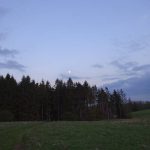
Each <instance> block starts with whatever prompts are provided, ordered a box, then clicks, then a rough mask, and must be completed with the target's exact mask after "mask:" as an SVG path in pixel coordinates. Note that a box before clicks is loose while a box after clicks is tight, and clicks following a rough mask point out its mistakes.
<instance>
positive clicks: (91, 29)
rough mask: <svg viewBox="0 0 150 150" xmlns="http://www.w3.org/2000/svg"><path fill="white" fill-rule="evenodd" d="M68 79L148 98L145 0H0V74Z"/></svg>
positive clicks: (149, 32)
mask: <svg viewBox="0 0 150 150" xmlns="http://www.w3.org/2000/svg"><path fill="white" fill-rule="evenodd" d="M6 73H10V74H11V75H13V76H14V77H15V78H16V79H17V80H18V81H20V80H21V77H22V75H30V76H31V78H32V79H35V80H36V81H38V82H40V81H41V80H42V79H44V80H49V81H50V83H51V84H52V85H53V84H54V82H55V80H56V78H60V79H63V80H66V79H68V77H69V76H70V77H72V79H73V80H74V81H80V82H82V81H84V80H87V81H88V82H89V83H90V84H91V85H94V84H96V85H97V86H98V87H100V86H106V85H107V86H108V87H110V89H113V88H115V89H120V88H122V89H123V90H125V92H126V93H127V96H130V97H131V98H132V99H136V100H141V99H142V100H150V0H109V1H108V0H0V74H1V75H6Z"/></svg>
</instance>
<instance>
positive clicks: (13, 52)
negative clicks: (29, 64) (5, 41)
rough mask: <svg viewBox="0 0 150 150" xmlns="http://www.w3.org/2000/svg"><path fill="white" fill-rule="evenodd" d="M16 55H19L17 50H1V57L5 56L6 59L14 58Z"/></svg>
mask: <svg viewBox="0 0 150 150" xmlns="http://www.w3.org/2000/svg"><path fill="white" fill-rule="evenodd" d="M16 54H18V51H17V50H10V49H7V48H1V47H0V56H4V57H9V56H11V57H14V56H15V55H16Z"/></svg>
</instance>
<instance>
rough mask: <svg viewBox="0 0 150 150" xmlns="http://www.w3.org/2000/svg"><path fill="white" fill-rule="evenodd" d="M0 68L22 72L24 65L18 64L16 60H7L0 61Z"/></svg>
mask: <svg viewBox="0 0 150 150" xmlns="http://www.w3.org/2000/svg"><path fill="white" fill-rule="evenodd" d="M0 68H1V69H13V70H18V71H21V72H24V71H25V68H26V67H25V66H24V65H22V64H19V63H18V62H16V61H13V60H9V61H7V62H0Z"/></svg>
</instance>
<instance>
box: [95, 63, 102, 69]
mask: <svg viewBox="0 0 150 150" xmlns="http://www.w3.org/2000/svg"><path fill="white" fill-rule="evenodd" d="M92 67H93V68H98V69H101V68H103V66H102V65H100V64H94V65H92Z"/></svg>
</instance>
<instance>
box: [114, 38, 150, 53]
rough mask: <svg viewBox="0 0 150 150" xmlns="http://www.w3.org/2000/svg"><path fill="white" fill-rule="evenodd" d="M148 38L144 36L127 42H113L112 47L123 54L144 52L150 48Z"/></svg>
mask: <svg viewBox="0 0 150 150" xmlns="http://www.w3.org/2000/svg"><path fill="white" fill-rule="evenodd" d="M149 40H150V36H149V35H145V36H141V37H139V38H138V39H131V40H127V41H125V42H124V41H120V40H114V42H113V46H114V48H115V49H116V50H119V51H121V53H122V52H125V53H129V52H130V53H131V52H137V51H145V50H147V49H148V48H149V46H150V42H149Z"/></svg>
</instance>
